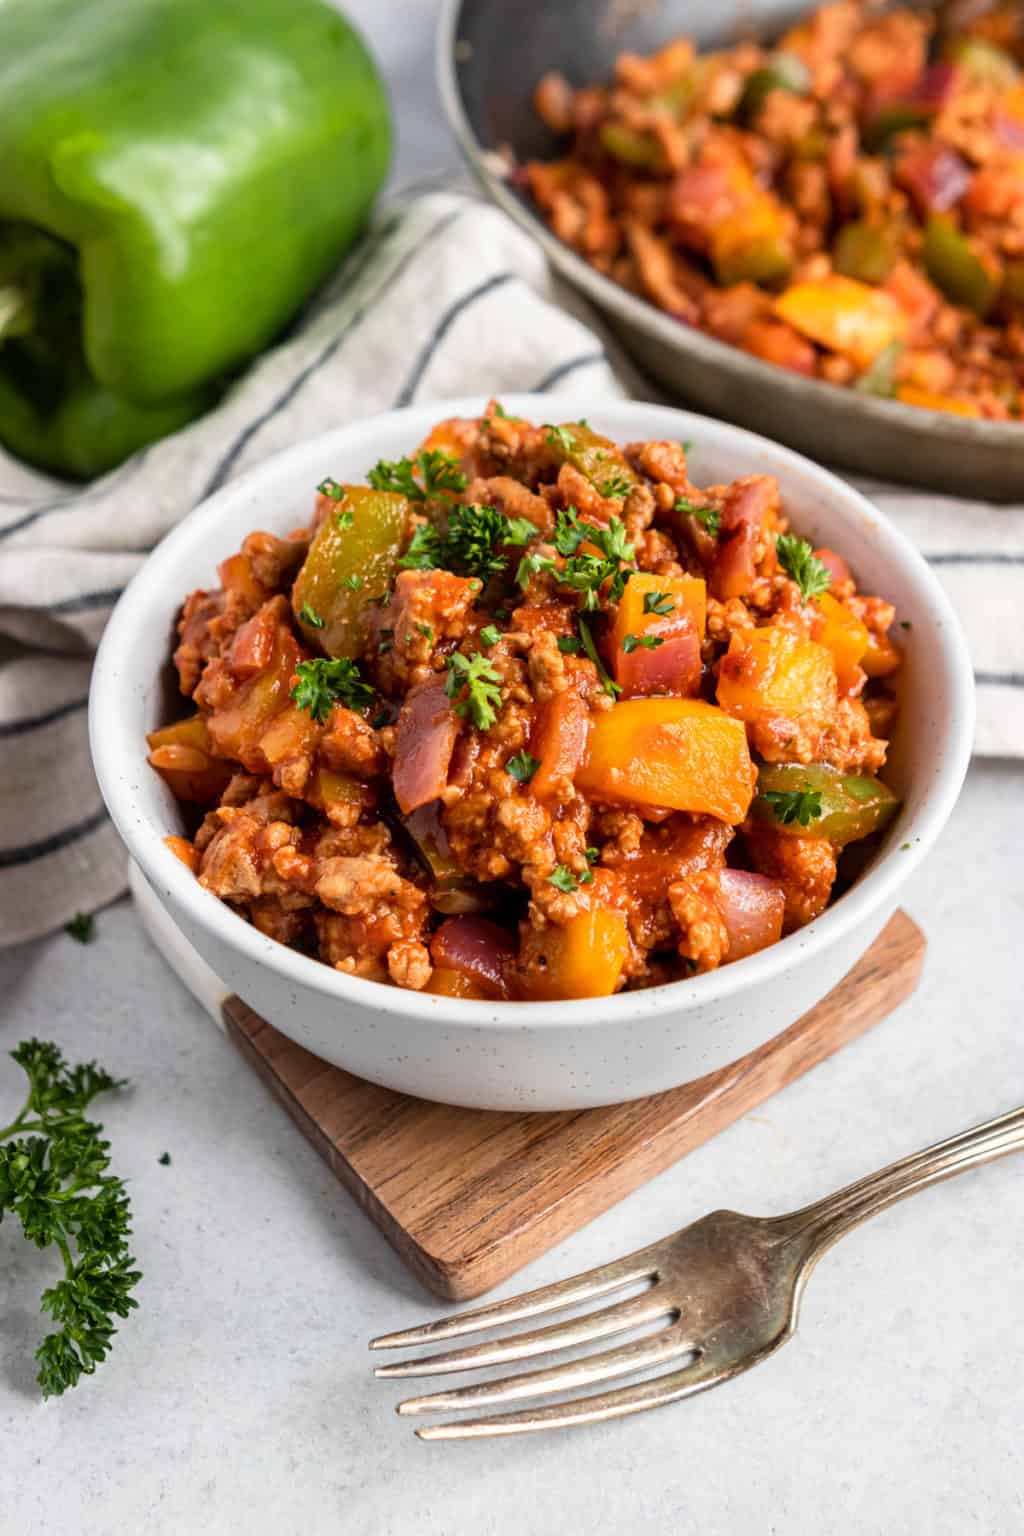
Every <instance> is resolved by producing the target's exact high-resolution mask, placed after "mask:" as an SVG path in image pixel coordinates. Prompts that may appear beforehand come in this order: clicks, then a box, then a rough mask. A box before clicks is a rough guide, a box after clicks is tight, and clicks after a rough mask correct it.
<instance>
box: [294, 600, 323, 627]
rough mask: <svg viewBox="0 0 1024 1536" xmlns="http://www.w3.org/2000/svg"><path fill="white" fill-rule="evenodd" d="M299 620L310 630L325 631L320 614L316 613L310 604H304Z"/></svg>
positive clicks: (300, 610)
mask: <svg viewBox="0 0 1024 1536" xmlns="http://www.w3.org/2000/svg"><path fill="white" fill-rule="evenodd" d="M299 618H300V619H301V620H302V622H303V624H308V625H309V627H310V629H323V627H324V621H323V619H322V618H321V617H320V615H319V614H318V613H315V612H314V611H313V609H312V608H311V607H310V606H309V604H308V603H303V605H302V607H301V608H300V609H299Z"/></svg>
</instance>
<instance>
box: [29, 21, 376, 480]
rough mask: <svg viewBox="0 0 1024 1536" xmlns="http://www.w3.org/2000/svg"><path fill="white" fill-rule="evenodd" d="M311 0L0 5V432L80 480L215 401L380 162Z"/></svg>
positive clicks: (317, 275) (364, 201) (360, 209)
mask: <svg viewBox="0 0 1024 1536" xmlns="http://www.w3.org/2000/svg"><path fill="white" fill-rule="evenodd" d="M389 154H390V124H389V115H388V106H387V101H386V97H385V94H384V90H383V87H382V85H381V82H380V79H379V77H378V75H377V73H376V70H375V68H374V66H373V63H372V61H371V60H370V58H369V55H368V54H367V52H366V50H365V48H364V47H363V44H362V42H361V41H360V39H359V38H358V36H357V35H356V34H355V33H354V32H353V30H352V29H351V27H350V26H349V25H348V23H347V22H346V21H345V20H344V19H343V18H342V17H341V16H339V15H338V14H337V12H336V11H334V10H332V9H331V8H330V6H328V5H327V4H325V3H324V0H131V3H125V0H4V3H3V4H0V164H2V165H3V176H2V177H0V442H2V443H4V444H5V445H6V446H7V447H9V448H10V449H11V450H12V451H13V452H15V453H18V454H21V455H22V456H23V457H25V458H28V459H30V460H32V461H33V462H36V463H38V464H41V465H43V466H44V467H45V468H48V469H51V470H53V471H55V472H58V473H60V472H64V473H68V474H72V475H78V476H83V477H85V476H89V475H92V474H96V473H99V472H101V471H102V470H105V469H107V468H110V467H111V465H112V464H114V463H116V462H118V460H119V459H121V458H123V457H124V456H125V454H127V453H129V452H131V451H133V449H135V448H137V447H139V446H141V445H142V444H143V443H145V442H148V441H151V440H153V439H154V438H155V437H158V436H160V435H162V434H163V433H165V432H168V431H171V430H174V429H175V428H176V427H179V426H181V425H183V424H184V422H186V421H188V420H189V419H191V418H192V417H193V416H195V415H197V414H198V413H199V412H200V411H201V410H203V409H204V408H205V407H206V406H207V405H208V404H209V403H210V402H211V400H212V399H213V398H214V396H215V392H216V388H217V385H218V383H219V382H220V381H222V380H223V378H224V376H225V374H226V373H228V372H229V371H230V370H231V369H235V368H237V367H239V366H240V365H241V364H243V363H245V362H246V361H247V360H248V359H249V358H251V357H253V356H254V355H255V354H256V353H257V352H258V351H259V350H260V349H261V348H262V347H264V346H266V344H267V343H268V342H269V341H270V340H271V339H272V338H273V337H274V335H275V334H276V333H277V332H279V331H280V330H281V328H282V327H283V326H284V325H285V324H286V323H287V322H288V321H289V320H290V319H291V318H292V317H293V316H294V315H295V313H296V312H297V310H298V309H299V307H300V306H301V304H302V303H303V301H304V300H305V299H306V298H307V297H308V296H309V294H310V293H311V292H312V290H313V289H314V288H315V287H316V285H317V284H318V283H319V282H320V281H321V280H322V279H323V278H324V277H325V276H326V274H327V273H328V272H329V271H330V269H331V268H332V267H333V266H334V265H335V264H336V263H337V261H338V259H339V257H340V255H341V254H342V252H343V251H344V250H345V249H346V247H347V246H348V245H349V244H350V243H351V241H352V239H353V238H354V236H355V235H356V233H357V232H358V230H359V228H360V226H361V224H362V223H363V221H364V219H365V217H366V214H367V212H368V209H369V206H370V203H371V201H372V199H373V196H374V194H375V192H376V191H377V188H378V187H379V186H380V183H381V181H382V180H383V178H384V175H385V173H386V170H387V165H388V159H389Z"/></svg>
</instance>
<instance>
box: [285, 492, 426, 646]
mask: <svg viewBox="0 0 1024 1536" xmlns="http://www.w3.org/2000/svg"><path fill="white" fill-rule="evenodd" d="M324 487H325V491H324V494H327V490H326V488H327V487H329V488H330V491H329V494H330V495H331V497H332V500H333V506H332V509H331V511H329V512H328V514H327V516H326V517H325V518H324V520H323V522H322V523H321V524H320V527H319V528H318V529H317V532H316V536H315V538H314V539H313V542H312V544H311V545H310V546H309V553H308V554H307V556H306V559H305V563H304V564H303V567H302V569H301V570H300V572H299V574H298V576H297V577H296V578H295V585H294V587H293V588H292V607H293V608H294V610H295V617H296V619H297V620H298V621H299V625H300V627H301V629H302V631H303V634H304V635H305V637H306V639H307V640H308V641H309V642H310V644H313V645H318V646H319V647H320V649H321V650H322V651H324V652H325V654H326V655H328V656H358V655H359V653H360V651H361V650H362V649H363V645H364V643H365V640H366V605H367V603H369V602H370V601H372V600H375V599H380V598H382V597H385V596H386V595H387V592H388V589H389V587H390V586H391V581H392V578H393V576H394V574H395V567H396V565H397V562H398V556H399V554H400V553H401V550H402V546H403V544H404V543H405V534H406V523H407V522H408V517H409V503H408V501H407V500H406V498H405V497H404V496H399V495H398V494H397V493H396V492H394V491H374V490H371V489H370V487H369V486H366V485H347V486H340V485H335V484H334V482H333V481H324ZM336 492H343V494H342V495H340V496H339V495H336V494H335V493H336Z"/></svg>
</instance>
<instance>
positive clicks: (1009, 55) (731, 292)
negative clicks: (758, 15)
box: [521, 0, 1024, 421]
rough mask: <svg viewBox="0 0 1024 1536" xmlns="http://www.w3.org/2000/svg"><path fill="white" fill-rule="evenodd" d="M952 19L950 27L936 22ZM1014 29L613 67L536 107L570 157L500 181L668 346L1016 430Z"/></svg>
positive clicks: (736, 50) (1022, 138) (1002, 7)
mask: <svg viewBox="0 0 1024 1536" xmlns="http://www.w3.org/2000/svg"><path fill="white" fill-rule="evenodd" d="M958 15H960V16H962V17H964V18H965V19H964V20H963V21H959V22H958V21H957V19H956V18H957V16H958ZM1022 65H1024V7H1022V6H1021V5H1020V4H1019V0H1015V3H1012V4H998V5H995V6H993V5H988V6H986V5H985V4H984V0H982V4H981V5H978V4H972V5H969V6H968V5H965V4H963V3H960V4H957V3H955V0H954V4H952V5H947V6H946V8H945V10H944V11H943V12H941V13H940V14H939V15H937V14H936V13H934V12H928V11H925V10H919V9H916V8H915V9H902V10H900V9H891V10H886V11H880V10H879V9H878V8H877V7H872V6H870V5H867V4H863V3H857V0H838V3H837V4H833V5H826V6H823V7H822V8H820V9H819V10H816V11H814V12H812V13H811V14H810V15H808V16H807V17H806V18H805V19H804V20H802V21H801V22H799V24H798V25H796V26H795V27H794V28H793V29H792V30H791V31H790V32H788V33H787V34H786V35H785V36H783V37H782V38H781V39H780V40H779V42H778V43H777V44H776V46H775V47H774V49H770V50H769V49H765V48H762V47H760V46H758V45H757V44H755V43H753V42H746V43H741V44H739V45H738V46H736V47H733V48H727V49H723V50H720V51H718V52H714V53H704V54H698V53H697V52H696V51H695V49H694V46H693V44H692V43H691V42H690V41H689V40H688V39H687V38H679V39H677V40H676V41H674V42H671V43H669V44H668V45H667V46H666V47H664V48H663V49H661V50H660V52H658V53H656V54H654V55H653V56H651V57H649V58H641V57H639V56H637V55H635V54H623V55H622V56H621V57H620V58H619V60H618V63H617V68H616V77H615V80H614V82H613V83H612V84H611V85H608V86H602V85H586V86H584V87H582V88H581V89H578V90H573V89H572V88H571V87H570V85H569V84H568V82H567V81H566V80H565V79H564V78H563V77H561V76H559V75H555V74H551V75H548V76H546V77H545V78H544V79H543V80H542V81H541V82H540V84H539V86H538V87H537V91H536V96H535V102H536V107H537V110H538V112H539V113H540V115H541V116H542V117H543V118H544V120H545V121H546V122H547V124H548V125H549V126H550V127H551V128H553V129H554V130H555V131H556V132H558V133H564V134H566V135H570V134H571V136H572V139H571V147H570V148H569V149H568V150H567V152H566V154H565V156H564V158H562V159H559V160H556V161H554V162H552V163H542V162H539V161H533V162H531V163H530V164H528V165H526V166H525V167H524V168H523V169H522V172H521V179H522V182H523V184H524V185H525V187H526V188H527V189H528V191H529V193H530V195H531V196H532V198H533V199H534V201H535V202H536V204H537V205H538V207H539V209H540V210H541V212H542V213H543V215H544V217H545V218H546V220H547V222H548V223H549V224H550V226H551V228H552V230H553V231H554V232H555V234H556V235H558V236H559V237H560V238H561V239H562V240H564V241H566V242H567V243H568V244H569V245H571V246H573V247H574V248H575V249H576V250H577V251H578V252H579V253H580V254H581V255H582V256H584V257H585V258H586V259H587V260H588V261H589V262H590V263H591V264H592V265H593V266H595V267H597V268H598V270H599V271H601V272H604V273H605V274H607V275H608V276H609V277H611V278H613V279H614V280H615V281H617V282H619V283H621V284H623V285H624V286H625V287H627V288H630V289H632V290H633V291H635V292H636V293H639V294H642V295H643V296H644V297H646V298H647V299H649V300H651V302H652V303H654V304H656V305H658V306H659V307H660V308H661V309H663V310H665V311H666V312H667V313H668V314H670V315H672V316H674V317H675V318H677V319H678V320H680V321H681V322H683V323H684V324H687V325H693V326H698V327H699V328H700V329H702V330H704V331H707V332H709V333H710V334H711V335H713V336H716V337H718V338H719V339H720V340H721V341H725V342H728V343H730V344H731V345H733V346H737V347H741V348H743V349H744V350H745V351H747V352H751V353H753V354H754V355H755V356H756V357H760V358H763V359H764V360H766V361H767V362H771V363H776V364H778V365H779V366H780V367H783V368H788V369H791V370H793V371H794V372H796V373H800V374H806V375H807V376H809V377H813V378H819V379H824V380H827V381H828V382H829V383H832V384H840V385H850V386H852V387H854V388H856V389H858V390H860V391H862V392H866V393H868V394H873V395H879V396H888V397H895V398H896V399H898V400H901V401H903V402H904V403H905V404H908V405H916V406H924V407H928V408H931V409H933V410H940V411H948V412H952V413H954V414H956V415H960V416H974V417H985V418H989V419H992V420H1000V421H1005V420H1019V419H1020V416H1021V410H1022V407H1021V388H1022V385H1024V76H1022V73H1021V70H1022Z"/></svg>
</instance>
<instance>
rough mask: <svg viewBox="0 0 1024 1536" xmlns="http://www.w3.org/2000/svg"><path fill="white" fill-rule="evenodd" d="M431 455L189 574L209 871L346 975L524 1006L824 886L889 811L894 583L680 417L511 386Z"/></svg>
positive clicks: (192, 686) (629, 984) (262, 919)
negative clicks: (564, 400) (867, 590)
mask: <svg viewBox="0 0 1024 1536" xmlns="http://www.w3.org/2000/svg"><path fill="white" fill-rule="evenodd" d="M410 449H411V450H412V452H411V455H410V457H408V458H403V459H400V460H398V461H394V462H385V461H381V462H380V463H378V464H376V465H374V466H372V467H369V466H368V473H367V476H366V483H365V484H340V483H337V482H336V481H334V480H330V479H328V480H325V481H323V482H322V484H321V485H320V486H319V488H318V491H317V494H316V497H315V503H314V505H313V506H312V507H311V521H310V524H309V526H308V527H302V528H299V529H296V530H295V531H294V532H293V533H291V534H290V535H289V536H287V537H285V538H280V537H277V536H276V535H273V534H270V533H266V532H259V531H256V532H253V533H251V534H250V535H249V536H248V537H247V538H246V539H245V540H244V542H243V544H242V547H241V549H240V550H239V551H238V552H237V553H236V554H233V555H230V556H229V557H228V558H227V559H225V560H224V561H223V563H222V564H221V566H220V567H219V571H218V576H219V585H217V586H215V587H211V588H210V589H208V590H200V591H196V592H193V593H191V594H189V595H187V596H185V597H184V606H183V608H182V611H181V617H180V621H179V625H178V643H177V647H176V650H175V653H174V662H175V666H176V670H177V676H178V681H179V686H180V691H181V693H182V694H183V695H184V696H185V698H186V699H188V700H189V701H190V705H191V712H190V713H187V714H185V716H184V718H182V719H179V720H176V721H174V722H173V723H171V724H169V725H167V726H165V727H163V728H161V729H159V730H157V731H155V732H153V733H152V734H151V736H150V737H149V745H150V762H151V763H152V765H153V767H154V768H155V769H156V770H157V771H158V772H159V773H160V774H161V775H162V776H163V777H164V779H165V780H166V782H167V784H168V785H169V787H170V789H171V790H172V792H173V793H174V794H175V795H176V796H177V798H178V799H179V800H180V801H182V802H183V805H184V806H185V808H186V816H187V817H191V820H190V821H189V823H188V828H187V830H188V831H189V833H190V835H189V836H176V837H174V838H171V839H170V840H169V841H170V843H171V846H172V847H173V848H174V851H175V852H176V853H177V854H178V855H179V856H180V857H181V858H182V859H183V860H184V862H185V863H186V864H187V865H188V866H189V867H190V868H191V869H192V870H193V871H194V872H195V873H196V875H197V876H198V878H199V880H200V882H201V884H202V885H203V886H204V887H205V888H206V889H207V890H208V891H210V892H211V893H212V894H213V895H214V896H216V897H219V898H220V899H221V900H223V901H225V902H226V903H228V904H229V905H230V906H231V907H232V908H233V909H234V910H235V911H237V912H238V913H239V915H240V916H241V917H242V918H245V919H247V920H248V921H250V922H252V923H253V924H254V925H255V926H256V927H257V928H258V929H259V930H260V931H261V932H263V933H264V934H267V935H269V936H271V937H273V938H275V939H277V940H279V941H280V942H281V943H284V944H287V945H290V946H292V947H294V948H296V949H298V950H300V951H302V952H305V953H307V954H309V955H310V956H313V957H317V958H319V959H320V960H321V961H323V962H324V963H326V964H328V965H331V966H335V967H337V968H338V969H339V970H341V971H343V972H346V973H348V974H351V975H355V976H360V977H365V978H368V979H370V980H374V981H378V982H384V983H391V984H395V985H397V986H400V987H406V988H412V989H415V990H425V991H427V992H433V993H436V994H440V995H444V996H453V997H473V998H489V999H496V998H506V999H512V1000H520V1001H531V1000H542V999H553V998H555V999H557V998H569V997H587V996H602V995H609V994H611V993H613V992H616V991H619V990H621V989H624V988H640V987H651V986H656V985H659V984H662V983H666V982H672V981H678V980H682V979H684V978H686V977H689V976H692V975H694V974H696V973H700V972H705V971H709V970H712V969H714V968H716V967H717V966H720V965H723V964H728V963H731V962H733V961H735V960H739V959H742V958H743V957H744V956H746V955H749V954H752V953H754V952H756V951H758V950H760V949H763V948H765V947H767V946H768V945H770V944H772V943H775V942H777V941H778V940H779V939H780V937H781V936H782V935H783V934H785V933H788V932H791V931H792V930H794V929H796V928H799V927H801V926H802V925H804V924H805V923H807V922H809V921H810V920H811V919H813V918H814V917H816V916H817V915H818V914H819V913H820V912H822V911H823V910H824V909H825V907H826V906H827V905H828V903H829V901H830V900H831V899H832V897H833V895H834V894H835V893H836V892H837V891H838V889H840V888H841V883H842V880H843V873H844V872H843V865H844V864H846V865H849V863H850V861H851V860H855V859H856V858H857V850H855V849H854V848H853V847H852V845H855V844H859V845H861V852H863V850H864V848H865V847H866V846H869V845H868V844H866V843H865V840H866V839H870V838H871V837H873V836H875V835H876V834H878V833H879V832H880V831H881V830H882V829H883V828H884V827H885V825H886V824H887V822H888V821H889V819H890V818H891V816H892V815H893V813H894V811H895V809H896V807H897V800H896V797H895V795H894V794H893V792H892V790H891V789H889V788H888V787H887V785H886V784H885V782H884V778H883V777H882V776H881V774H882V770H883V769H884V765H885V760H886V750H887V736H888V733H889V731H890V729H891V727H892V724H893V721H894V718H895V714H896V710H897V704H898V700H897V683H898V677H899V671H900V665H901V655H900V651H899V649H898V648H897V646H896V645H895V644H894V643H893V640H892V639H891V637H890V629H891V627H892V625H893V622H894V610H893V607H892V605H891V604H890V603H889V602H888V601H886V599H885V597H884V596H876V595H869V594H864V593H861V592H859V591H858V588H857V584H856V581H855V579H854V576H853V574H852V573H851V570H850V568H849V566H848V565H847V563H846V560H845V558H844V555H843V551H841V550H840V551H835V550H829V549H817V550H816V549H814V548H812V546H811V544H810V543H809V542H808V541H807V540H805V539H803V538H802V537H801V536H800V532H799V529H795V530H794V529H791V528H790V527H789V524H788V520H787V517H786V511H785V507H784V506H783V504H782V502H781V500H780V495H779V489H778V485H777V482H776V481H775V479H774V478H773V477H771V476H768V475H743V476H741V477H740V478H738V479H735V480H733V481H731V482H730V483H724V484H719V485H714V486H705V487H699V486H697V485H695V484H693V483H692V482H691V480H690V478H689V474H688V469H687V445H686V444H685V443H680V442H677V441H671V440H668V441H646V442H634V443H629V444H625V445H622V446H620V445H617V444H616V443H614V442H612V441H611V440H610V439H608V438H605V437H602V436H601V435H600V434H598V433H597V432H595V431H594V430H593V429H592V428H591V427H590V425H589V424H588V423H587V422H586V421H573V422H566V423H538V424H533V423H530V422H528V421H525V420H522V419H519V418H516V417H514V416H511V415H508V414H506V413H505V411H504V410H503V409H502V407H501V405H500V403H499V402H497V401H491V402H490V404H489V405H488V406H487V407H486V409H485V411H484V413H483V415H482V416H480V417H477V418H458V419H450V420H446V421H442V422H440V423H438V425H437V426H436V427H435V428H434V429H433V430H432V431H431V432H430V434H429V436H428V437H427V439H426V440H425V441H424V442H423V443H422V444H421V445H419V446H418V447H416V446H415V445H410ZM847 850H849V852H847Z"/></svg>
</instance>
